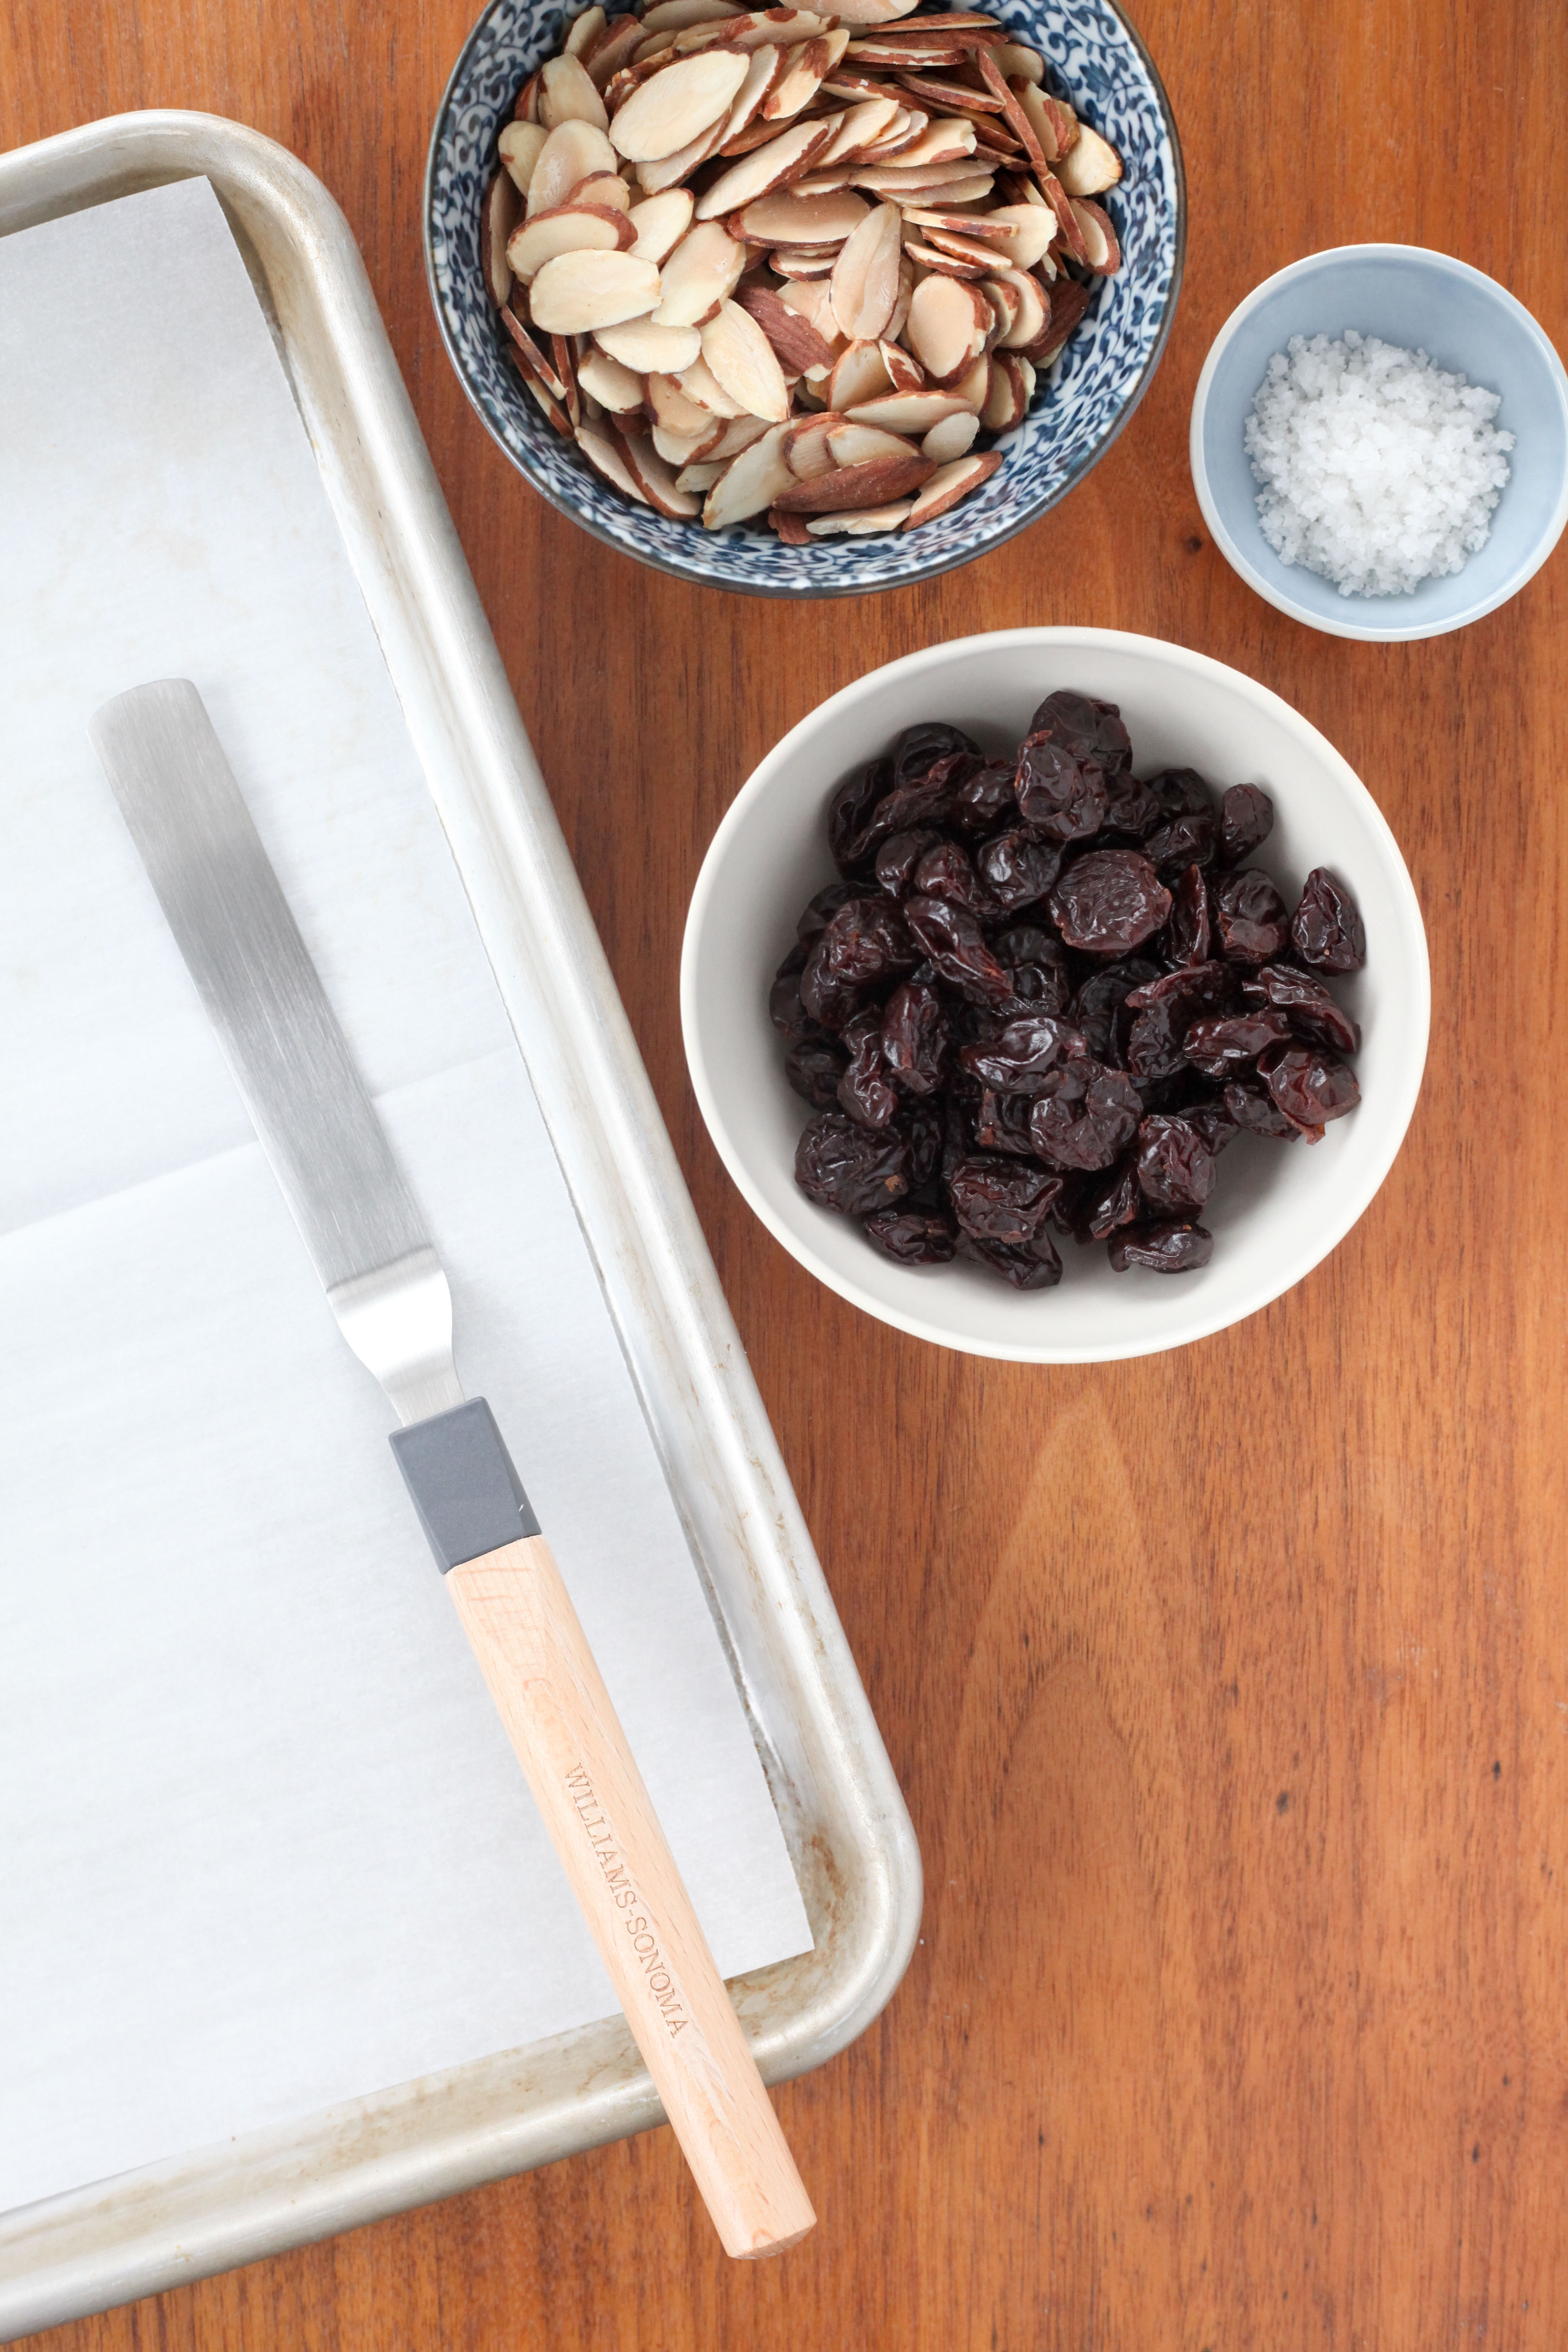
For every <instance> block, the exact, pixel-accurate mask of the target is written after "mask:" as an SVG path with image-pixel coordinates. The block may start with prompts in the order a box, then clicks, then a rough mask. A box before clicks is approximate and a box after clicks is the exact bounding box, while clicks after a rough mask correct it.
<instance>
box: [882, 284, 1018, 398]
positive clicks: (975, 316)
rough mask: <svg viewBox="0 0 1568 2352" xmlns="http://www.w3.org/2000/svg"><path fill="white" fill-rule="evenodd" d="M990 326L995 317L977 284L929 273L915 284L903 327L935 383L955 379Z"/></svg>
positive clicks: (986, 337) (975, 353) (979, 347)
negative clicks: (907, 321)
mask: <svg viewBox="0 0 1568 2352" xmlns="http://www.w3.org/2000/svg"><path fill="white" fill-rule="evenodd" d="M995 331H996V320H995V316H994V312H993V310H992V308H991V305H990V303H989V302H988V301H987V300H986V299H985V297H984V294H983V293H982V292H981V290H980V289H979V288H978V287H977V286H971V285H968V284H966V283H965V281H964V280H963V278H942V277H937V276H935V275H933V276H931V277H930V278H921V282H920V284H919V285H918V286H917V287H916V288H915V290H914V294H913V297H912V298H911V299H910V316H909V323H908V325H907V327H906V328H905V330H904V332H905V334H906V336H907V337H908V340H909V346H910V351H912V352H913V353H914V355H915V357H916V359H917V360H919V362H920V363H921V366H922V367H923V368H924V370H925V372H926V374H927V375H928V376H929V377H930V378H931V381H932V382H933V383H937V384H944V383H956V381H957V379H958V378H959V377H960V376H961V375H963V373H964V372H965V370H966V369H968V368H969V367H971V366H973V362H975V361H976V360H977V359H978V358H979V357H980V355H981V353H982V352H984V350H985V347H986V345H987V344H988V343H989V342H990V341H991V339H992V337H993V336H994V333H995Z"/></svg>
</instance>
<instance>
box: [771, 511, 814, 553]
mask: <svg viewBox="0 0 1568 2352" xmlns="http://www.w3.org/2000/svg"><path fill="white" fill-rule="evenodd" d="M768 528H769V529H770V530H776V531H777V533H778V535H779V537H780V538H781V539H782V540H783V541H784V545H785V546H786V547H809V546H810V545H811V532H810V530H808V528H807V526H806V520H805V516H804V515H796V514H780V512H779V510H778V509H777V508H776V507H770V508H769V509H768Z"/></svg>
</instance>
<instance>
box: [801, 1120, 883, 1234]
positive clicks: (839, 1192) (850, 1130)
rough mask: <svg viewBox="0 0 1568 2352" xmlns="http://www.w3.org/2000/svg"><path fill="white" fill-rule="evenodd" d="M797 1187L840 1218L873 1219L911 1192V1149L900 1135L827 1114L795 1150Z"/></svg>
mask: <svg viewBox="0 0 1568 2352" xmlns="http://www.w3.org/2000/svg"><path fill="white" fill-rule="evenodd" d="M795 1182H796V1183H797V1184H798V1185H799V1186H800V1189H801V1191H802V1192H804V1193H805V1196H806V1198H807V1200H809V1201H815V1202H816V1203H817V1205H818V1206H819V1207H820V1208H824V1209H836V1210H837V1212H838V1214H839V1215H840V1216H841V1217H868V1216H869V1215H870V1214H871V1213H872V1211H873V1210H876V1209H885V1208H887V1207H889V1204H890V1203H891V1202H894V1201H898V1200H901V1199H902V1197H903V1195H904V1194H905V1193H906V1192H908V1191H909V1190H910V1148H909V1145H908V1143H907V1142H906V1141H905V1139H904V1138H903V1137H902V1136H901V1135H900V1134H898V1133H897V1132H896V1131H895V1132H888V1131H885V1130H884V1131H878V1130H876V1129H871V1128H868V1127H862V1126H860V1125H859V1123H858V1121H857V1120H855V1119H852V1118H848V1117H847V1115H846V1114H845V1113H844V1112H843V1111H841V1110H828V1111H824V1112H823V1114H822V1116H821V1117H820V1118H814V1119H813V1120H812V1122H811V1124H810V1126H809V1127H807V1128H805V1129H803V1130H802V1133H801V1139H800V1141H799V1143H798V1144H797V1145H796V1146H795Z"/></svg>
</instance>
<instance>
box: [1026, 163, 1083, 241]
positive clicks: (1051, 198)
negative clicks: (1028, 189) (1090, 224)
mask: <svg viewBox="0 0 1568 2352" xmlns="http://www.w3.org/2000/svg"><path fill="white" fill-rule="evenodd" d="M1035 177H1036V178H1037V180H1038V182H1039V184H1040V187H1041V189H1042V191H1043V193H1044V194H1045V196H1046V199H1047V203H1048V204H1049V205H1050V206H1051V209H1052V211H1053V212H1054V213H1055V214H1056V216H1057V225H1058V227H1059V228H1060V230H1061V233H1062V246H1063V248H1064V250H1065V251H1066V252H1068V254H1070V255H1071V257H1072V258H1073V259H1074V260H1075V261H1081V262H1084V263H1087V262H1088V260H1089V247H1087V246H1086V245H1085V243H1084V241H1083V231H1082V229H1081V228H1080V227H1079V223H1078V215H1076V214H1075V212H1074V211H1073V208H1072V205H1073V200H1072V198H1071V197H1070V196H1069V195H1068V192H1067V190H1066V189H1065V188H1064V187H1063V185H1062V184H1061V182H1060V181H1059V180H1058V177H1057V175H1056V173H1054V172H1053V171H1051V170H1050V169H1049V168H1048V167H1047V165H1046V164H1043V163H1037V164H1036V166H1035Z"/></svg>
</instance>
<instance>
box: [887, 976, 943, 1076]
mask: <svg viewBox="0 0 1568 2352" xmlns="http://www.w3.org/2000/svg"><path fill="white" fill-rule="evenodd" d="M947 1045H948V1023H947V1014H946V1013H945V1012H944V1010H943V1008H942V998H941V997H940V996H939V995H938V993H937V992H936V990H935V989H934V988H933V987H931V985H930V983H929V982H924V981H919V980H905V981H901V982H900V983H899V986H898V987H897V988H895V989H894V991H893V992H892V994H891V996H889V999H888V1001H887V1003H886V1004H885V1005H884V1006H883V1007H882V1056H883V1059H884V1060H885V1061H886V1063H887V1065H888V1067H889V1070H890V1071H891V1072H892V1074H893V1079H894V1083H895V1084H896V1085H898V1086H900V1087H904V1088H905V1089H906V1090H907V1092H909V1093H910V1094H911V1095H929V1094H932V1093H934V1091H935V1090H936V1088H937V1087H939V1086H940V1085H941V1083H942V1064H943V1063H944V1061H945V1060H946V1058H947Z"/></svg>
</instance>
